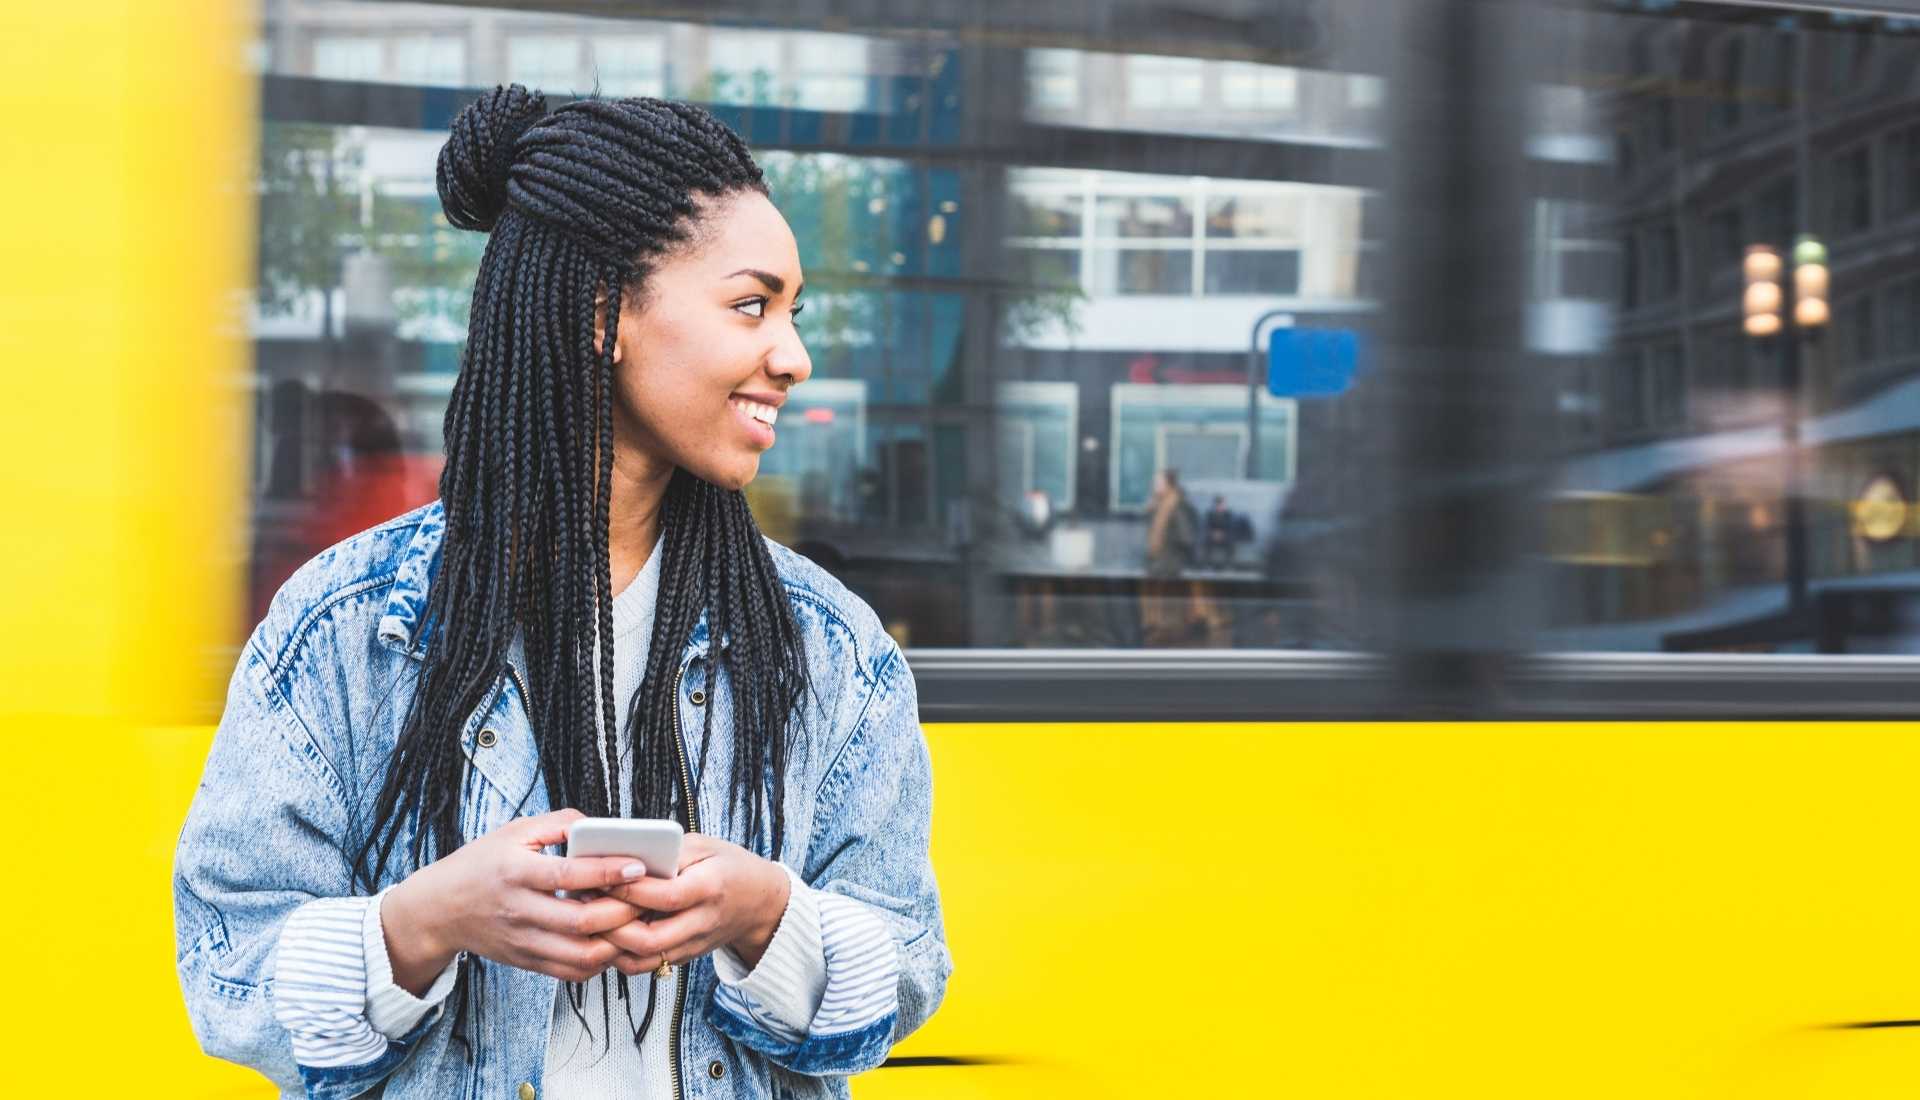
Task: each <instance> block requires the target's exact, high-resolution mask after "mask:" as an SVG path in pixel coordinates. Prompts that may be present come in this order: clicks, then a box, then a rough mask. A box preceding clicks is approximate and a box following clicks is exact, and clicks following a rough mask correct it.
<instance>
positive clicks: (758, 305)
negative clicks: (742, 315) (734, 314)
mask: <svg viewBox="0 0 1920 1100" xmlns="http://www.w3.org/2000/svg"><path fill="white" fill-rule="evenodd" d="M733 308H734V309H737V310H745V309H749V308H751V309H752V310H753V312H752V313H749V314H747V316H749V317H758V316H760V315H761V314H763V313H765V312H766V308H767V300H766V299H765V298H751V299H748V300H747V301H744V302H741V303H740V304H739V305H736V306H734V307H733Z"/></svg>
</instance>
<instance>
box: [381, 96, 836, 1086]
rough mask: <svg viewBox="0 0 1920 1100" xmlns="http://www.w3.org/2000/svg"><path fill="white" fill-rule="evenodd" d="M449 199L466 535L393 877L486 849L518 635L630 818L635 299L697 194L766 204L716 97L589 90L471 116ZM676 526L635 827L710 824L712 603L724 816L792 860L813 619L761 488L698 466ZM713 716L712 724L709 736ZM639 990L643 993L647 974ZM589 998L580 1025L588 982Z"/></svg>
mask: <svg viewBox="0 0 1920 1100" xmlns="http://www.w3.org/2000/svg"><path fill="white" fill-rule="evenodd" d="M438 184H439V191H440V199H441V203H442V206H443V208H444V209H445V211H446V216H447V220H448V221H450V222H451V223H452V224H453V225H455V226H457V227H459V228H461V229H469V230H475V231H479V232H486V233H489V234H490V236H489V238H488V241H487V247H486V251H485V253H484V254H483V256H482V258H481V261H480V268H479V272H478V275H477V276H476V278H475V281H474V287H473V308H472V313H471V316H470V319H469V326H468V333H467V344H466V351H465V356H464V358H463V361H462V363H461V368H460V374H459V377H458V379H457V380H456V381H455V383H454V387H453V393H452V397H451V400H450V402H449V404H448V406H447V413H446V431H445V434H446V456H447V457H446V467H445V470H444V471H443V472H442V474H441V478H440V495H441V499H442V501H443V503H444V507H445V510H446V535H445V542H444V545H443V548H442V550H441V558H440V562H439V565H438V567H437V572H436V574H435V576H434V579H433V582H432V584H431V585H430V587H429V589H428V595H427V604H426V609H425V612H424V614H423V615H422V626H421V627H420V629H421V631H422V637H423V638H426V637H427V636H428V635H430V636H431V645H429V646H427V648H426V653H425V657H424V660H423V662H422V664H421V666H420V671H419V675H418V679H417V681H416V682H415V690H414V693H413V698H412V702H411V704H410V707H409V711H408V714H407V717H406V719H405V721H404V723H403V724H402V727H401V732H400V734H399V738H398V741H397V743H396V745H395V747H394V751H393V756H392V759H391V761H390V763H389V766H388V769H387V772H386V776H385V779H384V781H383V783H382V785H381V789H380V792H379V794H378V796H377V798H376V800H375V804H374V811H373V821H372V824H371V827H370V828H369V830H368V832H367V833H366V835H365V837H364V839H363V841H362V842H361V844H360V846H359V850H358V853H357V855H356V857H355V861H354V867H355V871H356V874H357V875H358V876H359V877H360V878H361V879H362V880H363V881H364V882H366V883H367V884H369V886H371V884H372V883H374V882H377V881H379V878H380V875H381V873H382V871H383V870H384V869H385V867H386V866H387V863H388V861H389V860H390V859H391V858H393V856H394V854H395V849H396V847H398V846H400V845H401V843H402V841H403V840H404V841H405V842H406V844H405V846H406V848H407V850H408V856H409V857H410V859H411V861H412V865H413V866H415V867H418V866H423V865H424V864H426V863H427V862H429V861H430V860H432V859H435V858H438V857H439V856H441V855H444V854H446V853H448V852H451V851H453V850H454V849H455V848H457V847H459V845H460V844H461V843H462V840H463V837H462V833H461V825H460V803H461V793H462V791H463V789H464V785H465V783H466V781H467V780H468V778H469V777H468V775H467V767H468V765H467V762H466V760H465V757H464V755H463V754H462V752H461V750H460V747H459V744H458V738H459V734H460V731H461V729H462V726H463V724H464V723H465V721H466V720H467V718H468V717H469V716H470V715H472V714H473V713H474V711H475V710H477V709H478V708H479V707H481V706H482V705H484V704H485V702H486V701H487V700H488V699H489V698H490V697H491V696H492V693H493V692H494V691H495V690H497V689H498V686H499V684H500V683H501V680H502V677H503V675H504V674H505V673H506V663H507V653H508V647H509V644H510V642H511V641H512V638H513V635H514V633H515V630H516V628H517V629H518V631H519V632H520V634H521V636H522V641H523V646H524V651H525V656H526V664H527V674H528V675H527V684H526V685H525V686H526V690H527V695H528V698H527V699H526V700H525V703H526V709H527V714H528V716H529V718H530V720H531V722H532V726H533V736H534V740H535V742H536V744H537V746H538V751H539V760H540V767H541V771H542V774H543V775H544V777H545V781H546V788H547V797H548V804H549V805H551V806H553V807H555V808H560V807H566V806H571V807H578V808H579V809H580V810H582V811H583V812H585V813H586V814H588V815H589V816H612V815H618V814H619V813H620V812H621V800H620V799H619V798H617V797H616V792H615V784H616V782H617V774H618V768H617V764H616V762H617V761H618V760H619V758H620V757H619V753H618V751H617V738H616V733H617V731H616V730H615V727H614V715H615V710H614V706H613V682H614V674H613V653H612V646H611V645H597V644H596V639H611V638H612V637H613V607H612V577H611V570H610V567H609V562H608V556H609V544H608V540H609V534H610V516H609V514H608V513H609V508H610V501H611V497H612V473H613V462H612V456H613V447H614V439H613V402H614V392H615V385H614V346H615V340H616V339H617V330H618V328H619V322H620V312H621V308H622V303H623V299H624V300H626V301H627V302H628V303H629V307H630V308H637V305H636V303H643V302H644V301H645V294H646V281H647V277H648V275H649V273H650V272H651V270H653V266H654V265H655V264H657V263H658V262H659V261H660V260H662V259H663V258H666V257H669V256H672V255H674V254H676V250H678V249H684V248H687V247H689V246H690V244H692V243H694V242H695V241H696V238H697V234H699V233H700V231H701V228H702V227H701V224H700V221H701V213H702V211H701V208H700V207H699V205H698V204H697V201H696V196H706V197H708V198H714V199H717V198H723V197H726V196H729V195H733V194H737V193H741V192H747V191H754V192H758V193H760V194H762V195H765V194H767V187H766V184H765V182H764V181H763V179H762V177H761V173H760V169H759V168H758V166H756V165H755V164H754V162H753V158H752V157H751V156H750V155H749V154H748V152H747V147H746V144H745V143H744V142H743V141H741V139H740V137H739V135H738V134H736V133H734V132H733V131H732V130H731V129H729V128H728V127H727V126H725V125H724V124H723V123H721V122H720V121H719V120H717V119H715V118H714V117H713V116H712V115H711V114H709V113H707V112H706V111H703V110H701V109H700V108H698V107H695V106H692V105H690V104H685V103H673V102H666V101H662V100H657V99H621V100H605V99H585V100H580V101H576V102H572V103H569V104H567V105H565V106H563V107H560V108H558V109H557V110H554V111H552V112H549V111H548V110H547V107H546V102H545V100H544V98H543V97H541V96H540V95H538V94H535V93H532V92H529V91H528V90H527V89H525V88H523V87H521V86H519V85H513V86H510V87H504V88H497V89H495V90H494V91H493V92H491V93H489V94H487V95H485V96H482V97H481V98H480V99H479V100H478V101H477V102H475V103H473V104H472V105H470V106H468V107H467V108H466V109H464V110H462V111H461V112H460V114H459V115H458V116H457V117H456V118H455V119H454V121H453V126H452V132H451V135H450V136H449V138H448V140H447V143H446V145H445V146H444V147H443V148H442V149H441V151H440V159H439V165H438ZM596 321H598V326H596ZM596 327H598V328H599V330H600V332H601V333H602V334H603V335H601V336H600V337H599V338H598V339H596ZM660 531H661V536H660V545H659V547H658V549H657V550H656V551H655V552H656V553H660V554H661V555H662V560H661V563H660V564H661V571H660V594H659V597H658V600H657V603H656V610H655V615H654V622H653V634H652V639H651V642H650V645H649V649H648V652H647V661H646V668H645V671H644V674H643V676H642V679H641V683H640V687H639V689H638V690H637V691H636V692H635V694H634V697H633V700H632V705H631V706H630V708H629V718H628V733H629V736H630V738H631V745H632V749H633V760H634V766H633V770H632V776H633V777H632V788H631V791H630V792H629V794H630V807H631V812H632V813H633V815H634V816H636V817H677V818H678V819H679V820H681V821H682V822H683V823H684V824H686V825H688V826H689V827H691V825H692V824H693V821H692V816H691V813H690V809H689V807H687V806H686V805H685V799H684V798H683V797H681V796H680V791H679V775H678V767H677V756H676V753H677V751H678V746H676V745H675V744H674V740H675V737H676V732H675V720H674V715H675V707H676V699H675V690H676V683H675V681H676V679H677V673H678V662H679V658H680V654H681V652H682V650H683V648H684V646H685V645H686V644H687V642H688V640H689V638H690V637H691V635H692V633H693V630H694V628H695V626H696V625H697V624H698V621H699V619H700V617H701V615H702V614H703V613H705V614H706V615H707V616H708V620H709V627H710V631H711V634H712V636H713V637H714V638H715V639H716V643H715V644H714V645H713V647H712V649H711V653H712V654H713V656H712V657H711V658H710V662H711V666H712V667H713V668H714V670H715V671H716V672H717V671H718V669H719V667H721V666H724V667H725V669H726V671H727V673H728V676H729V679H730V682H731V685H732V695H731V701H732V703H733V714H734V727H735V728H734V753H733V774H732V780H731V794H730V797H729V800H728V803H727V807H726V811H727V814H728V816H729V818H730V819H731V818H732V817H733V815H734V814H735V812H736V810H737V809H740V808H742V807H744V812H745V817H746V835H747V836H748V837H750V838H753V837H759V836H760V835H761V831H762V829H763V827H765V828H766V829H767V831H768V833H769V834H770V836H771V841H770V843H771V846H772V855H773V857H774V858H776V859H777V858H779V852H780V843H781V836H782V833H783V832H784V824H785V823H784V819H783V815H782V808H781V807H782V801H783V799H782V792H783V790H784V783H783V778H784V773H785V770H786V763H787V759H788V754H789V746H790V741H789V736H788V734H789V731H788V719H789V716H790V715H791V714H792V713H793V712H794V708H795V705H796V704H797V702H798V700H799V697H800V694H801V692H802V690H803V689H804V685H805V680H806V672H805V665H804V661H803V654H802V652H801V641H800V635H799V632H798V629H797V627H796V626H795V623H794V619H793V613H792V609H791V607H790V606H789V604H788V602H787V599H786V595H785V590H784V589H783V588H782V586H781V582H780V578H779V575H778V574H777V573H776V571H775V568H774V564H773V560H772V557H771V556H770V554H769V553H768V550H767V546H766V543H765V542H764V540H763V539H762V537H761V535H760V531H759V528H758V527H757V526H756V525H755V523H754V521H753V517H752V515H751V514H749V512H748V510H747V504H746V500H745V498H744V496H742V494H741V493H740V492H739V491H737V490H727V489H722V488H720V487H718V486H715V485H712V484H709V483H707V482H705V481H702V480H700V479H699V478H696V477H695V476H693V475H692V474H690V473H688V472H687V471H686V470H684V469H681V470H676V471H675V472H674V474H673V475H672V477H671V479H670V480H669V483H668V486H667V489H666V493H665V498H664V500H663V501H662V505H661V514H660ZM721 640H724V641H725V642H726V643H727V644H726V645H725V646H722V645H721V644H720V641H721ZM709 682H710V683H711V682H715V681H713V680H712V679H710V680H709ZM714 709H715V708H713V707H707V708H706V710H705V715H706V717H705V727H704V729H703V738H705V739H710V738H711V735H712V725H713V711H714ZM594 738H598V739H599V740H600V741H601V743H600V744H598V745H596V744H594V742H593V739H594ZM704 755H705V749H704V741H703V749H702V756H703V757H704ZM481 973H482V971H481V970H480V969H479V967H478V966H477V964H476V963H475V961H474V960H473V959H472V958H471V957H469V958H468V959H467V960H466V962H465V963H463V965H462V967H461V970H460V973H459V976H458V979H457V984H456V986H455V990H454V997H455V1002H456V1013H455V1028H454V1031H455V1035H456V1036H457V1037H459V1038H460V1039H461V1041H462V1043H463V1045H465V1046H466V1047H467V1053H468V1057H469V1058H471V1056H472V1047H471V1043H469V1042H467V1040H466V1026H465V1025H466V1019H467V1016H468V1014H469V1010H470V1009H472V1010H475V1011H477V1007H478V1004H479V994H478V988H477V987H478V982H479V978H480V975H481ZM648 981H649V983H650V984H649V988H648V998H647V1011H646V1020H651V1018H652V1015H653V1000H654V998H653V992H654V991H653V987H652V985H651V983H652V979H651V978H649V979H648ZM618 984H619V990H620V996H621V997H622V998H623V999H624V998H626V996H627V979H626V978H625V976H624V975H623V976H621V977H620V980H619V983H618ZM569 989H570V994H571V999H572V1003H573V1006H574V1010H575V1012H576V1013H578V1011H579V1008H580V1001H581V994H582V987H581V986H580V985H579V984H578V983H571V984H570V986H569ZM582 1022H583V1023H584V1017H583V1018H582ZM646 1027H647V1024H646V1021H645V1020H643V1022H642V1023H641V1024H640V1025H639V1028H638V1030H637V1032H636V1034H635V1037H634V1038H635V1042H638V1041H639V1040H640V1038H641V1036H642V1035H644V1033H645V1031H646Z"/></svg>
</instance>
